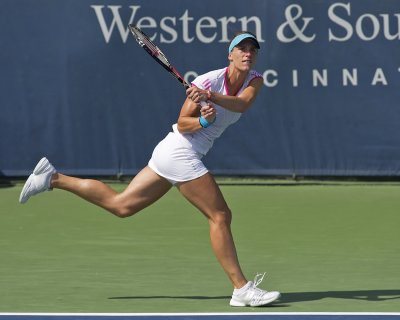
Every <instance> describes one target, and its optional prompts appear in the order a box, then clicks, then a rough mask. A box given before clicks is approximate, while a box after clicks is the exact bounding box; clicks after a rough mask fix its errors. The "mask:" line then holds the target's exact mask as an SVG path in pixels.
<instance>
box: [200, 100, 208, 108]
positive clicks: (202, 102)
mask: <svg viewBox="0 0 400 320" xmlns="http://www.w3.org/2000/svg"><path fill="white" fill-rule="evenodd" d="M200 106H201V108H203V107H206V106H207V102H205V101H200ZM201 108H200V109H201Z"/></svg>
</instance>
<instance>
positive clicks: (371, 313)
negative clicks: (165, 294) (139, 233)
mask: <svg viewBox="0 0 400 320" xmlns="http://www.w3.org/2000/svg"><path fill="white" fill-rule="evenodd" d="M251 315H255V316H257V315H270V316H274V315H276V316H296V315H300V316H301V315H306V316H325V315H326V316H342V315H343V316H400V312H201V313H200V312H199V313H52V312H48V313H46V312H44V313H40V312H0V316H56V317H57V316H59V317H73V316H79V317H143V316H147V317H151V316H156V317H163V316H165V317H171V316H172V317H179V316H182V317H184V316H251Z"/></svg>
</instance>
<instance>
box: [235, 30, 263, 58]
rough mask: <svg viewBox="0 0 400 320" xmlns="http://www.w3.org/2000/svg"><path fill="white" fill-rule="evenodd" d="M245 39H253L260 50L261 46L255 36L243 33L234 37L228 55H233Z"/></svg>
mask: <svg viewBox="0 0 400 320" xmlns="http://www.w3.org/2000/svg"><path fill="white" fill-rule="evenodd" d="M245 39H252V40H254V43H255V45H256V48H257V49H260V44H259V43H258V41H257V39H256V37H255V36H253V35H252V34H250V33H242V34H239V35H238V36H236V37H234V38H233V40H232V42H231V44H230V45H229V49H228V53H231V51H232V50H233V48H234V47H236V46H237V45H238V44H239V43H240V42H242V41H243V40H245Z"/></svg>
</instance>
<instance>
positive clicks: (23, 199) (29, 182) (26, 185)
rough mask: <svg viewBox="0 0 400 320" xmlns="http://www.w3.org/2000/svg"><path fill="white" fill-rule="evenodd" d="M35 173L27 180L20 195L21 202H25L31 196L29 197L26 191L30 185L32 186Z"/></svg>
mask: <svg viewBox="0 0 400 320" xmlns="http://www.w3.org/2000/svg"><path fill="white" fill-rule="evenodd" d="M33 176H34V174H33V173H32V174H31V175H30V176H29V178H28V180H26V182H25V184H24V187H23V188H22V191H21V194H20V196H19V202H20V203H25V202H27V201H28V199H29V197H27V195H26V193H27V191H28V190H29V187H30V186H31V181H32V179H33Z"/></svg>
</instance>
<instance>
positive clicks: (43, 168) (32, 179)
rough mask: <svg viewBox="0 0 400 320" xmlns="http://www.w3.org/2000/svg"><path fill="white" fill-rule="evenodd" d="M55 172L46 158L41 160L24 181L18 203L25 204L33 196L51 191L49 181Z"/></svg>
mask: <svg viewBox="0 0 400 320" xmlns="http://www.w3.org/2000/svg"><path fill="white" fill-rule="evenodd" d="M56 172H57V171H56V169H55V168H54V167H53V165H52V164H51V163H50V162H49V160H47V159H46V158H42V159H41V160H40V161H39V162H38V164H37V165H36V167H35V169H34V170H33V173H32V174H31V175H30V176H29V178H28V180H26V182H25V185H24V187H23V188H22V191H21V194H20V196H19V202H20V203H25V202H27V201H28V199H29V198H30V197H32V196H34V195H35V194H38V193H40V192H44V191H46V190H49V191H50V190H51V188H50V181H51V177H52V176H53V174H55V173H56Z"/></svg>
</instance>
